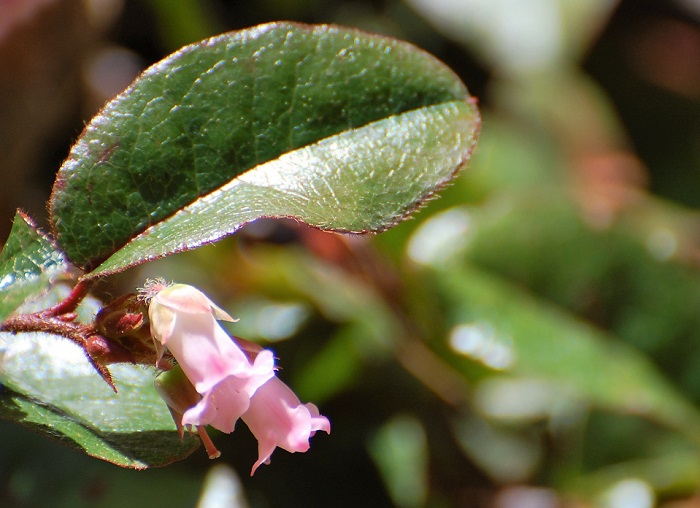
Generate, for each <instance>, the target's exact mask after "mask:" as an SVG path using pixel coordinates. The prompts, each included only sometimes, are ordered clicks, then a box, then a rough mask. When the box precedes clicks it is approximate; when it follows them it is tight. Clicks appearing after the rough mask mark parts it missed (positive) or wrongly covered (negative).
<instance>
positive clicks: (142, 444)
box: [0, 286, 199, 469]
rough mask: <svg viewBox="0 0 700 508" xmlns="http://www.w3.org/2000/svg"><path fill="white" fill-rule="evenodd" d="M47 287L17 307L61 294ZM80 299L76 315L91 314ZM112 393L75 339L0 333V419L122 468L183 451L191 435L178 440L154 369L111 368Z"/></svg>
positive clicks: (159, 461) (92, 305)
mask: <svg viewBox="0 0 700 508" xmlns="http://www.w3.org/2000/svg"><path fill="white" fill-rule="evenodd" d="M66 292H67V288H65V287H63V286H58V287H55V288H53V289H52V290H51V291H50V293H48V294H47V295H46V296H45V297H44V298H42V299H41V300H39V301H35V302H32V304H31V305H30V306H29V307H23V308H22V309H21V310H22V311H26V312H29V311H32V310H37V308H40V307H44V306H46V305H47V304H51V303H54V302H55V301H58V300H59V299H60V298H61V297H65V296H66ZM96 305H97V302H96V301H95V300H93V299H90V298H88V299H87V300H86V301H85V302H83V304H81V307H79V309H78V311H79V315H80V319H81V320H86V319H87V318H88V317H89V316H91V315H94V311H95V310H96ZM111 372H112V376H113V380H114V382H115V385H116V386H117V388H118V390H119V392H118V393H114V391H112V389H111V388H110V387H109V386H108V385H107V383H105V382H104V381H103V380H102V378H101V377H100V376H99V375H98V374H97V372H95V370H94V369H93V367H92V366H91V365H90V364H89V363H88V360H87V358H86V357H85V353H84V352H83V351H82V349H81V348H80V347H78V346H77V345H76V344H74V343H72V342H70V341H69V340H67V339H64V338H61V337H55V336H52V335H48V334H39V333H18V334H10V333H2V334H0V382H1V383H2V385H0V390H1V391H0V418H2V419H6V420H11V421H16V422H18V423H21V424H23V425H25V426H27V427H29V428H32V429H34V430H36V431H38V432H40V433H42V434H45V435H48V436H50V437H54V438H57V439H58V440H59V441H60V442H62V443H64V444H67V445H69V446H73V447H75V448H77V449H79V450H82V451H84V452H85V453H87V454H88V455H92V456H94V457H98V458H100V459H103V460H107V461H110V462H113V463H115V464H118V465H120V466H123V467H132V468H136V469H143V468H146V467H151V466H158V465H163V464H167V463H170V462H173V461H175V460H179V459H181V458H183V457H185V456H187V455H189V454H190V453H191V452H192V451H193V450H194V449H195V448H196V447H197V446H198V443H199V441H198V439H197V438H194V437H192V436H190V435H186V436H185V439H184V440H180V438H179V436H178V434H177V432H176V430H175V424H174V422H173V420H172V417H171V416H170V412H169V411H168V409H167V407H166V405H165V403H164V402H163V400H162V399H161V398H160V396H159V395H158V393H157V392H156V390H155V388H154V386H153V378H154V373H153V372H152V371H150V370H149V369H146V368H143V367H139V366H135V365H126V364H122V365H115V366H112V367H111Z"/></svg>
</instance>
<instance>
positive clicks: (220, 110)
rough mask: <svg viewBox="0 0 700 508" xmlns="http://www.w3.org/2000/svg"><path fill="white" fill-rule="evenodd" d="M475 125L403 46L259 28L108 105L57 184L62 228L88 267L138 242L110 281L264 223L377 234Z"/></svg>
mask: <svg viewBox="0 0 700 508" xmlns="http://www.w3.org/2000/svg"><path fill="white" fill-rule="evenodd" d="M478 126H479V117H478V112H477V109H476V106H475V105H474V102H473V101H471V100H470V98H469V95H468V92H467V90H466V88H465V87H464V85H463V84H462V83H461V82H460V80H459V79H458V78H457V77H456V76H455V75H454V74H453V73H452V71H450V70H449V69H448V68H447V67H446V66H445V65H443V64H442V63H441V62H439V61H437V60H436V59H435V58H433V57H431V56H430V55H428V54H426V53H425V52H423V51H421V50H419V49H417V48H415V47H413V46H411V45H409V44H407V43H404V42H399V41H396V40H393V39H388V38H385V37H379V36H376V35H370V34H366V33H363V32H359V31H356V30H351V29H346V28H340V27H334V26H318V27H313V26H304V25H298V24H292V23H273V24H268V25H263V26H260V27H256V28H252V29H249V30H243V31H240V32H233V33H228V34H224V35H221V36H218V37H215V38H212V39H209V40H206V41H202V42H200V43H197V44H194V45H191V46H188V47H185V48H183V49H182V50H180V51H178V52H177V53H175V54H173V55H171V56H170V57H168V58H166V59H165V60H163V61H161V62H160V63H158V64H156V65H154V66H153V67H151V68H150V69H148V70H147V71H146V72H145V73H144V74H143V75H142V76H141V78H139V79H138V80H137V81H136V82H135V83H134V84H133V85H132V86H131V87H129V88H128V89H127V90H126V91H125V92H124V93H123V94H121V95H120V96H119V97H117V98H116V99H115V100H114V101H112V102H111V103H109V104H108V105H107V106H106V107H105V108H104V110H103V111H102V112H101V113H100V114H98V115H97V116H96V117H95V118H94V119H93V120H92V122H91V123H90V125H89V126H88V127H87V128H86V129H85V131H84V133H83V134H82V136H81V138H80V140H79V141H78V142H77V143H76V145H75V146H74V147H73V149H72V151H71V153H70V156H69V157H68V159H67V160H66V162H65V163H64V165H63V167H62V168H61V170H60V172H59V175H58V177H57V179H56V183H55V185H54V190H53V196H52V204H51V211H52V222H53V226H54V229H55V233H56V237H57V240H58V243H59V245H60V246H61V247H62V248H63V249H65V251H66V253H67V254H68V256H69V258H70V259H71V260H73V261H74V262H75V263H77V264H79V265H82V266H85V267H87V268H94V267H95V266H96V265H97V264H98V263H99V262H101V261H104V260H105V259H107V258H108V257H109V256H110V255H112V254H113V253H115V252H117V251H118V250H119V249H120V248H121V247H122V246H124V245H125V244H126V243H128V242H129V241H130V240H131V239H132V238H134V237H135V236H136V235H138V234H139V233H142V232H143V235H142V236H141V237H140V238H139V239H138V240H137V241H135V242H134V244H133V246H132V247H130V248H129V249H128V252H125V253H119V254H118V255H117V257H115V258H114V259H111V260H110V261H109V262H108V264H107V265H105V266H103V267H102V268H101V269H100V272H101V273H102V274H104V273H112V272H115V271H119V270H122V269H124V268H125V267H127V266H131V265H134V264H137V263H140V262H143V261H144V260H147V259H151V258H154V257H159V256H164V255H167V254H169V253H172V252H176V251H179V250H183V249H187V248H193V247H195V246H198V245H201V244H202V243H204V242H209V241H214V240H216V239H218V238H221V237H222V236H224V235H226V234H230V233H232V232H233V231H235V230H237V229H238V228H239V227H240V226H241V225H242V224H244V223H246V222H249V221H251V220H253V219H255V218H257V217H263V216H272V217H280V216H291V217H295V218H297V219H299V220H302V221H305V222H307V223H309V224H312V225H314V226H318V227H322V228H325V229H330V230H338V231H355V232H367V231H378V230H382V229H386V228H387V227H390V226H391V225H393V224H395V223H396V222H397V221H398V220H400V219H401V218H402V217H403V216H405V215H406V214H407V213H409V212H410V211H411V210H412V209H414V208H415V207H416V206H417V205H419V204H420V202H422V201H423V200H425V199H426V198H427V197H429V196H430V195H431V194H433V193H434V192H435V191H436V190H437V189H438V188H439V187H440V186H441V185H443V184H444V183H445V182H446V181H448V180H449V179H450V178H451V177H452V176H453V174H454V173H455V171H457V170H458V169H459V167H460V166H461V165H462V164H463V163H464V162H465V161H466V159H467V158H468V156H469V154H470V152H471V150H472V148H473V145H474V143H475V141H476V134H477V131H478ZM188 205H189V208H186V207H188ZM185 208H186V210H184V211H183V209H185ZM177 212H179V213H177ZM174 214H175V215H174ZM171 216H172V217H171ZM169 217H171V218H170V219H169V220H167V221H165V222H163V223H162V224H159V223H161V221H164V220H165V219H168V218H169ZM154 224H158V226H156V227H155V228H153V229H148V230H146V228H149V227H150V226H152V225H154ZM144 230H146V231H145V232H144Z"/></svg>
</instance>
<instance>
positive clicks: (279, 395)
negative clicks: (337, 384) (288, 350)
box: [241, 377, 331, 475]
mask: <svg viewBox="0 0 700 508" xmlns="http://www.w3.org/2000/svg"><path fill="white" fill-rule="evenodd" d="M241 419H242V420H243V421H244V422H245V423H246V425H247V426H248V428H249V429H250V431H251V432H252V433H253V435H254V436H255V437H256V439H257V440H258V460H257V462H255V464H254V465H253V469H252V471H251V472H250V474H251V475H252V474H253V473H255V470H256V469H257V468H258V466H260V464H262V463H265V464H268V463H269V462H270V456H271V455H272V452H273V451H275V448H277V447H280V448H282V449H284V450H287V451H288V452H291V453H294V452H305V451H306V450H308V449H309V438H310V437H311V436H313V435H314V434H315V433H316V431H317V430H322V431H324V432H326V433H328V434H330V432H331V424H330V422H329V421H328V418H326V417H325V416H321V415H320V414H319V412H318V408H317V407H316V406H315V405H314V404H311V403H307V404H302V403H301V402H300V401H299V398H298V397H297V396H296V395H295V394H294V392H293V391H292V390H291V388H289V387H288V386H287V385H286V384H284V383H283V382H282V381H280V380H279V378H277V377H273V378H271V379H270V380H269V381H267V382H266V383H265V384H264V385H262V386H261V387H260V388H258V390H257V391H256V392H255V395H253V397H252V398H251V400H250V407H249V408H248V410H247V411H246V412H245V413H243V416H242V417H241Z"/></svg>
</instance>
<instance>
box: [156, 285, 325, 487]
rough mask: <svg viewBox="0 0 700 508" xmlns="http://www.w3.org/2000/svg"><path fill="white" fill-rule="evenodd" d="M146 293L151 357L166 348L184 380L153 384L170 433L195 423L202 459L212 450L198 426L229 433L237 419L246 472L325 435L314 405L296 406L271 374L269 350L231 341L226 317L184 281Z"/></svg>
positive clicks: (291, 394) (290, 393) (287, 390)
mask: <svg viewBox="0 0 700 508" xmlns="http://www.w3.org/2000/svg"><path fill="white" fill-rule="evenodd" d="M150 292H151V293H155V294H153V296H152V297H151V302H150V305H149V310H148V314H149V318H150V322H151V335H152V336H153V339H154V342H155V346H156V352H157V357H158V361H160V359H161V358H162V355H163V353H164V351H165V348H166V347H167V349H168V350H169V351H170V353H171V354H172V355H173V357H175V359H176V360H177V362H178V367H177V369H178V370H179V369H181V370H182V372H183V373H184V375H185V376H186V378H187V383H183V382H182V380H179V381H177V378H176V376H172V377H171V378H172V380H168V382H167V383H166V382H164V381H162V382H160V386H159V385H158V384H157V387H158V389H159V392H160V393H161V395H162V396H163V398H164V400H166V402H167V403H168V406H169V407H170V409H171V413H172V414H173V417H174V418H175V419H176V425H177V427H178V430H179V431H180V432H181V431H182V428H183V426H188V425H193V426H195V427H196V428H197V431H198V432H199V433H200V436H202V439H203V440H205V445H206V446H207V451H208V453H209V456H210V457H212V458H214V457H215V456H218V450H216V448H215V447H214V445H213V444H212V443H211V442H210V441H209V442H208V443H207V441H206V440H208V436H206V432H204V426H206V425H211V426H212V427H214V428H216V429H219V430H221V431H222V432H226V433H229V432H232V431H233V429H234V427H235V424H236V421H237V420H238V418H242V419H243V421H244V422H245V423H246V424H247V425H248V427H249V428H250V430H251V432H252V433H253V435H255V437H256V438H257V440H258V460H257V462H256V463H255V464H254V465H253V469H252V472H251V474H252V473H254V472H255V470H256V469H257V468H258V466H260V464H262V463H268V462H269V461H270V456H271V455H272V452H273V451H274V450H275V448H277V447H280V448H283V449H285V450H287V451H289V452H292V453H294V452H305V451H306V450H308V449H309V438H310V437H311V436H313V435H314V433H315V432H316V431H318V430H323V431H325V432H327V433H330V430H331V428H330V422H329V421H328V419H327V418H326V417H325V416H321V415H320V414H319V412H318V409H317V408H316V406H314V405H313V404H310V403H309V404H302V403H301V402H300V401H299V398H298V397H297V396H296V395H295V394H294V392H293V391H292V390H291V389H290V388H289V387H288V386H287V385H285V384H284V383H283V382H282V381H280V380H279V379H278V378H277V377H276V376H275V370H274V368H275V367H274V357H273V355H272V352H271V351H268V350H266V349H262V348H260V347H259V346H255V345H252V344H250V343H247V342H246V341H240V345H239V343H237V342H236V341H235V340H233V339H232V338H231V337H230V336H229V335H228V334H227V333H226V331H225V330H224V329H223V328H221V326H220V325H219V323H218V322H217V319H223V320H228V321H233V318H231V317H230V316H229V315H228V314H227V313H226V312H224V311H223V310H221V309H220V308H219V307H217V306H216V305H215V304H214V303H213V302H212V301H211V300H209V298H207V297H206V295H204V293H202V292H201V291H199V290H198V289H195V288H193V287H192V286H187V285H184V284H176V285H173V286H170V287H166V286H164V285H159V286H158V287H151V288H150ZM176 381H177V382H176ZM188 383H189V388H188V387H187V385H188ZM192 387H193V388H192ZM178 419H179V420H180V421H177V420H178Z"/></svg>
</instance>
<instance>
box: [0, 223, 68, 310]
mask: <svg viewBox="0 0 700 508" xmlns="http://www.w3.org/2000/svg"><path fill="white" fill-rule="evenodd" d="M64 270H66V262H65V259H64V258H63V255H62V254H61V253H60V252H59V251H58V250H56V248H55V247H54V246H53V245H52V244H51V242H49V241H48V240H47V239H46V238H45V237H44V236H42V235H41V233H39V232H38V231H37V230H36V229H35V227H34V225H33V224H32V222H31V220H30V219H29V217H27V216H26V215H24V214H23V213H21V212H18V213H17V214H16V215H15V220H14V222H13V224H12V230H11V231H10V236H9V237H8V239H7V241H6V242H5V246H4V247H3V249H2V252H0V321H1V320H3V319H5V318H6V317H7V316H8V315H9V314H10V313H11V312H12V311H14V310H15V309H16V308H17V307H19V306H20V305H21V304H22V302H24V301H25V300H26V299H27V298H28V297H29V296H31V295H33V294H36V293H39V292H40V291H42V290H44V289H46V286H47V285H48V282H49V280H50V279H51V278H52V277H55V276H56V275H57V274H58V273H60V272H61V271H64Z"/></svg>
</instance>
